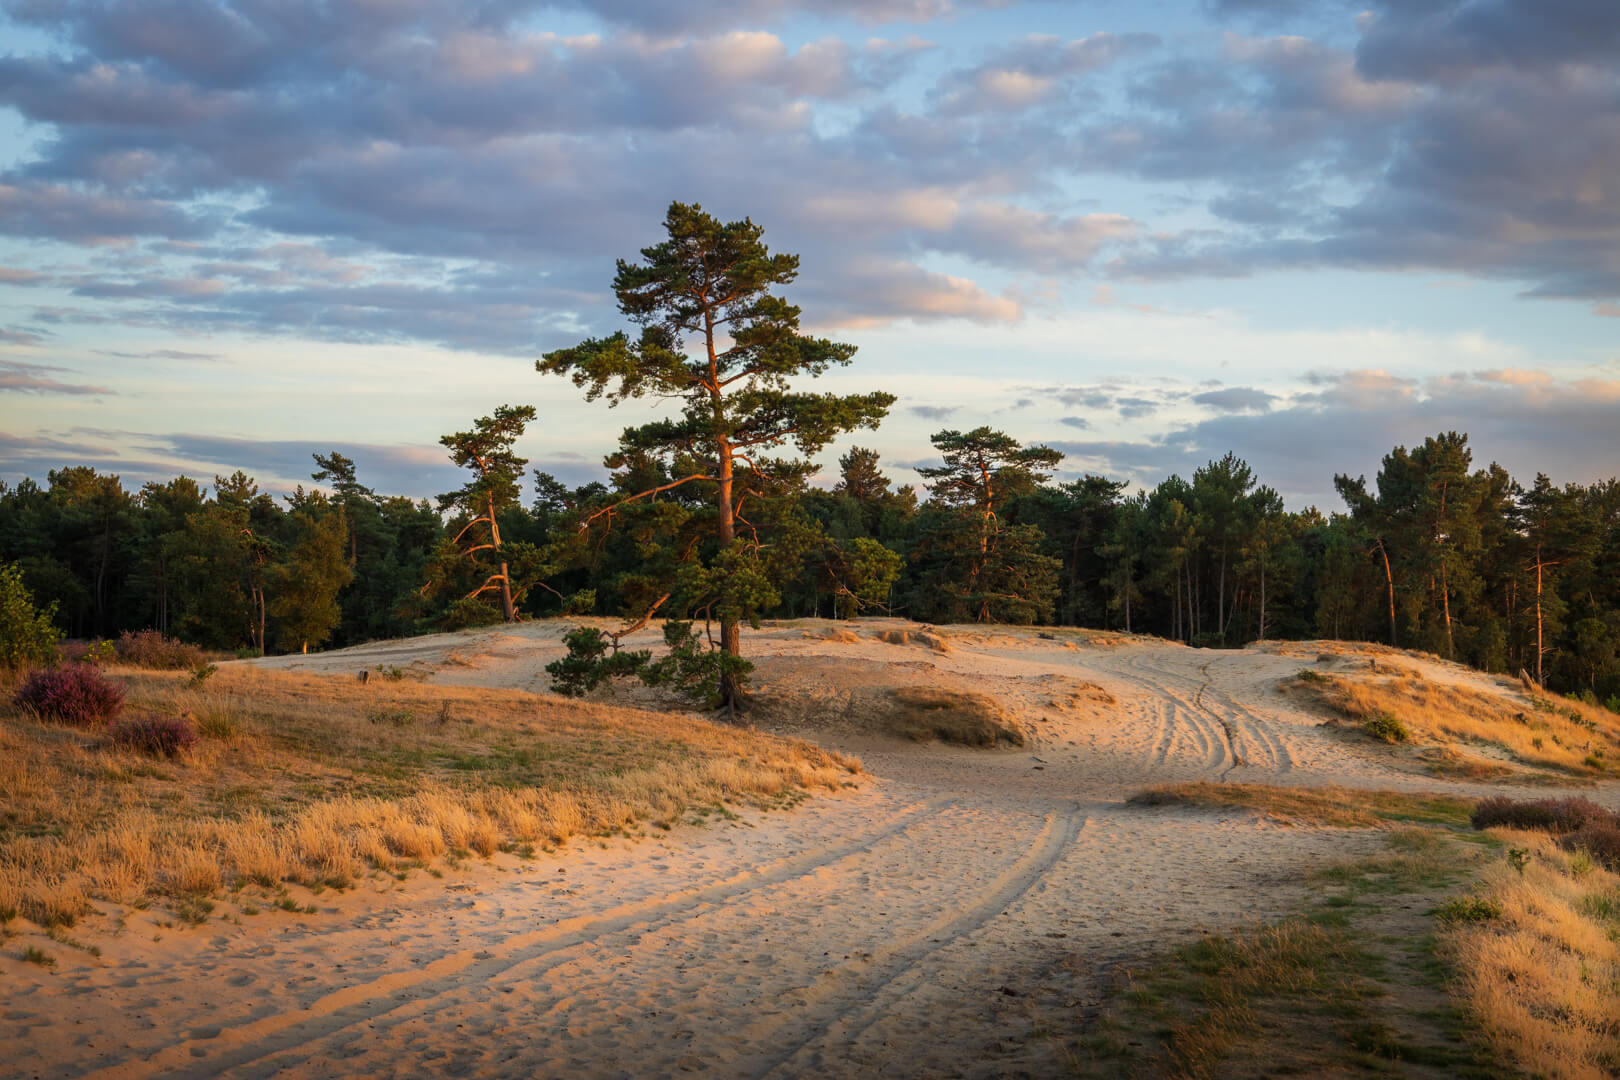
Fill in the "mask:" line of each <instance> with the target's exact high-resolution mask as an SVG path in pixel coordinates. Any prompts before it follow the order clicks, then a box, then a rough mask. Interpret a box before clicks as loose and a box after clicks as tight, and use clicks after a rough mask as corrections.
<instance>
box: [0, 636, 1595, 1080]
mask: <svg viewBox="0 0 1620 1080" xmlns="http://www.w3.org/2000/svg"><path fill="white" fill-rule="evenodd" d="M564 629H566V627H564V626H562V625H559V624H555V623H534V624H525V625H521V626H519V627H516V628H514V629H510V630H508V629H505V628H502V629H499V630H488V631H478V632H468V633H463V634H451V635H437V636H434V637H430V638H418V639H414V640H412V641H409V642H396V643H383V644H379V645H374V646H365V647H362V648H358V649H353V650H345V651H341V652H334V653H326V654H320V655H310V656H296V657H283V658H276V659H273V660H268V661H263V663H264V664H265V665H266V666H272V667H290V668H301V669H304V670H310V671H317V672H319V671H329V672H334V673H339V674H352V673H354V672H357V671H359V670H361V669H372V670H375V668H376V666H377V665H379V664H382V665H394V666H397V667H399V668H401V669H404V670H406V671H407V672H408V673H410V675H411V676H413V677H422V678H427V679H430V680H432V681H436V682H444V683H454V684H469V685H497V686H513V687H520V688H524V689H535V690H542V689H544V686H545V676H544V674H543V672H542V668H543V666H544V664H545V663H546V662H548V661H549V660H550V659H552V658H555V657H556V656H558V655H561V652H562V648H561V645H560V638H561V634H562V632H563V630H564ZM905 629H908V628H907V627H905V626H903V625H902V624H899V623H862V624H858V625H857V626H855V627H854V628H853V629H851V628H847V627H843V626H834V625H832V624H828V623H825V622H815V621H809V620H806V621H803V622H798V623H784V624H773V625H769V626H767V627H766V628H764V629H763V630H761V631H757V632H753V633H749V634H745V638H744V641H745V649H746V651H747V652H748V653H749V654H750V656H751V658H753V659H754V660H755V661H756V663H757V664H758V672H757V674H756V678H755V684H756V692H757V694H758V696H759V699H760V708H759V709H758V710H757V711H756V713H755V714H754V715H755V717H756V719H757V721H758V722H759V723H760V724H761V726H768V727H770V728H772V729H775V730H784V731H791V732H794V733H796V734H801V735H804V736H806V737H809V738H813V739H816V740H818V741H821V742H823V743H824V744H826V745H830V746H834V747H837V748H840V749H846V750H852V751H854V752H856V753H858V754H860V756H861V757H862V759H863V761H864V762H865V763H866V766H867V769H868V770H869V771H870V773H871V774H872V778H871V779H870V780H869V781H868V782H866V783H865V784H864V785H863V786H862V787H861V788H860V789H859V790H856V791H852V792H849V793H847V794H843V795H838V796H827V797H818V798H816V799H814V800H812V801H810V802H809V803H807V804H805V805H804V806H802V807H801V808H799V809H797V810H794V811H791V812H773V813H768V814H765V813H755V814H750V815H745V816H744V817H742V818H741V819H739V820H737V821H734V822H723V823H717V824H715V825H711V826H708V827H704V828H679V829H677V830H676V831H674V832H671V833H668V834H664V835H661V836H659V837H658V838H656V839H653V840H648V841H644V842H639V843H631V842H627V841H615V842H611V843H606V844H601V845H599V844H598V843H597V842H595V841H591V842H587V843H577V844H574V845H571V846H570V847H569V848H568V849H567V850H565V851H562V852H559V853H558V854H557V855H555V856H542V857H539V858H538V859H536V860H534V861H531V862H527V863H525V862H521V861H519V860H517V859H515V858H513V857H510V856H498V857H497V858H495V859H493V860H491V861H489V862H487V863H478V864H477V865H470V866H468V867H466V868H464V869H463V870H460V871H449V872H447V874H446V877H445V878H444V879H443V880H442V881H440V880H435V879H433V878H430V877H428V876H426V875H420V874H419V875H416V876H414V877H413V878H412V879H411V880H410V881H408V882H406V883H404V884H403V885H399V884H396V883H394V882H392V881H388V882H387V887H386V888H385V887H383V886H380V885H376V884H365V885H362V886H361V887H360V888H358V889H356V890H354V891H352V892H350V893H348V894H345V895H343V896H341V897H337V896H334V895H333V894H326V895H325V896H323V897H321V898H318V899H317V900H316V903H317V906H318V907H319V908H320V911H319V912H318V913H317V914H314V915H308V914H302V915H294V914H289V913H286V912H283V911H266V912H263V913H261V914H258V915H254V916H245V915H244V916H240V917H239V924H237V923H233V922H230V921H226V920H222V919H218V918H216V919H214V920H212V921H210V922H209V924H208V925H207V926H205V927H202V928H197V929H180V928H175V929H164V928H161V927H158V926H156V925H155V920H154V917H153V916H152V915H150V914H148V913H145V912H123V913H120V912H113V911H111V910H110V909H108V911H107V913H106V916H105V918H104V919H103V920H102V922H103V923H110V921H111V920H112V919H114V918H115V917H121V918H123V919H124V929H123V930H122V931H121V932H117V933H109V932H99V931H98V932H99V933H100V936H98V937H95V939H94V940H95V941H96V943H97V944H98V947H99V948H100V949H101V950H102V955H101V956H100V957H92V956H90V955H88V954H87V953H85V952H82V951H79V950H73V949H64V948H54V949H53V953H54V954H55V955H57V956H58V958H59V966H58V967H57V968H56V969H55V970H52V971H45V970H42V969H40V968H38V967H35V966H33V965H27V964H23V963H21V962H20V961H18V960H17V959H16V958H15V955H14V954H15V952H16V950H15V948H10V949H8V950H6V952H7V955H6V956H5V957H4V958H3V959H0V987H3V989H0V1040H3V1042H0V1045H5V1046H7V1047H10V1048H12V1049H11V1051H10V1054H9V1057H8V1058H7V1060H5V1061H3V1062H0V1075H7V1076H10V1075H16V1076H48V1077H78V1076H97V1077H101V1076H105V1077H135V1076H155V1075H162V1076H175V1077H203V1076H215V1075H221V1074H228V1075H230V1076H233V1077H261V1076H263V1077H268V1076H278V1077H322V1076H366V1077H371V1076H376V1077H410V1076H424V1077H426V1076H444V1075H476V1076H502V1077H508V1076H509V1077H520V1076H521V1077H534V1076H560V1075H565V1074H566V1075H570V1076H589V1077H595V1076H610V1077H611V1076H655V1075H688V1074H695V1075H711V1076H724V1077H765V1076H777V1077H788V1076H840V1077H843V1076H853V1075H892V1076H972V1077H979V1076H1019V1075H1032V1076H1048V1075H1069V1074H1071V1072H1072V1069H1071V1063H1070V1061H1069V1059H1068V1058H1067V1057H1066V1051H1064V1050H1063V1048H1062V1046H1061V1045H1060V1042H1061V1040H1060V1039H1053V1038H1050V1037H1048V1036H1047V1034H1046V1033H1045V1032H1046V1031H1047V1030H1049V1029H1050V1027H1051V1025H1052V1023H1053V1017H1058V1018H1060V1022H1067V1023H1069V1024H1070V1025H1071V1028H1070V1031H1069V1032H1067V1033H1066V1034H1071V1035H1072V1033H1074V1032H1078V1031H1080V1030H1081V1029H1083V1027H1084V1025H1085V1024H1086V1022H1087V1019H1088V1017H1089V1016H1090V1015H1091V1011H1092V1010H1093V1009H1094V1007H1095V1006H1096V1004H1097V1001H1098V998H1099V995H1100V994H1102V993H1103V991H1104V988H1105V987H1106V986H1107V984H1108V976H1109V974H1110V972H1111V971H1112V970H1113V969H1114V968H1115V967H1116V966H1117V965H1119V964H1129V963H1133V962H1135V961H1137V960H1139V959H1140V958H1142V957H1144V956H1147V955H1150V954H1152V953H1154V952H1157V951H1161V950H1163V949H1164V948H1166V947H1167V946H1170V945H1173V944H1175V943H1177V942H1181V941H1187V940H1191V939H1193V938H1195V937H1196V936H1197V935H1199V934H1201V933H1208V932H1214V931H1222V930H1228V929H1231V928H1233V927H1237V926H1242V925H1246V924H1249V923H1253V922H1256V921H1260V920H1264V919H1266V918H1268V917H1274V916H1276V915H1279V914H1282V913H1283V912H1285V911H1287V910H1288V909H1289V908H1290V906H1291V905H1293V904H1295V903H1297V902H1298V901H1299V899H1300V897H1301V895H1302V893H1301V886H1300V884H1299V883H1300V881H1301V879H1302V875H1303V874H1304V873H1305V872H1307V871H1309V870H1310V869H1311V868H1312V867H1314V866H1320V865H1323V864H1325V863H1326V862H1328V861H1331V860H1334V859H1338V858H1343V857H1345V856H1349V855H1354V854H1358V853H1365V852H1371V851H1374V850H1377V849H1378V848H1379V847H1380V846H1381V843H1382V842H1381V840H1380V838H1379V837H1378V835H1377V834H1376V833H1375V832H1372V831H1368V830H1344V829H1326V828H1314V827H1306V826H1288V825H1283V824H1280V823H1277V822H1274V821H1270V820H1267V819H1266V818H1264V817H1262V816H1260V815H1257V814H1253V813H1249V812H1242V811H1234V812H1227V813H1211V812H1205V811H1193V810H1186V809H1177V808H1162V807H1161V808H1152V809H1149V808H1141V807H1134V806H1128V805H1126V804H1125V803H1124V799H1125V798H1126V797H1127V796H1128V795H1130V794H1131V793H1133V792H1135V791H1137V790H1140V789H1141V788H1142V787H1144V786H1146V785H1148V784H1152V783H1160V782H1166V781H1173V780H1182V779H1217V780H1218V779H1226V780H1233V781H1236V780H1244V781H1257V782H1266V783H1286V784H1342V785H1348V786H1359V787H1368V788H1404V789H1411V790H1446V791H1456V792H1461V793H1470V792H1479V791H1485V790H1490V791H1503V790H1511V789H1504V787H1503V785H1501V784H1494V785H1491V786H1490V787H1489V788H1484V787H1481V786H1479V785H1467V784H1457V783H1448V782H1445V781H1441V780H1437V779H1435V778H1432V777H1429V776H1427V775H1424V774H1423V773H1422V772H1421V771H1420V770H1419V769H1417V768H1416V767H1414V766H1413V765H1411V764H1410V763H1407V762H1404V761H1402V760H1400V759H1398V758H1394V757H1391V756H1390V755H1389V754H1387V753H1381V752H1380V751H1379V750H1378V748H1374V747H1365V748H1363V747H1360V746H1358V744H1357V743H1356V742H1355V741H1354V740H1348V739H1346V738H1345V737H1344V736H1343V735H1342V734H1339V733H1336V732H1334V731H1333V730H1331V729H1330V728H1324V727H1323V726H1322V717H1320V716H1318V715H1315V714H1313V713H1310V712H1308V711H1305V710H1304V709H1303V708H1302V706H1301V705H1300V704H1299V703H1298V702H1297V701H1296V700H1295V699H1292V698H1290V697H1288V696H1286V695H1284V694H1283V693H1282V692H1281V691H1280V690H1279V689H1278V683H1279V682H1280V681H1281V680H1282V679H1284V678H1285V677H1286V676H1288V675H1289V674H1291V673H1293V672H1295V671H1297V670H1298V669H1299V668H1300V667H1301V666H1302V664H1314V663H1315V662H1316V647H1315V646H1311V647H1308V648H1307V649H1306V650H1304V652H1301V650H1300V649H1298V648H1297V647H1280V648H1277V647H1261V648H1251V649H1248V650H1243V651H1241V652H1209V651H1199V650H1191V649H1186V648H1183V647H1181V646H1177V645H1171V644H1166V643H1164V642H1159V641H1154V640H1151V639H1133V638H1127V637H1124V636H1123V635H1096V634H1084V633H1074V632H1062V631H1057V632H1053V635H1052V637H1051V638H1043V637H1039V636H1037V634H1036V632H1035V631H1010V630H1000V629H995V630H991V631H988V632H986V631H980V630H976V629H971V628H944V629H942V630H940V631H938V632H936V633H927V634H924V635H921V638H915V637H914V638H913V640H910V641H908V642H906V643H903V644H890V643H886V642H884V641H882V640H879V637H878V635H881V634H883V633H885V632H888V633H889V636H890V637H891V638H899V637H900V636H901V635H900V634H899V633H898V632H899V631H901V630H905ZM909 629H912V630H914V629H915V628H909ZM641 637H644V638H645V640H646V641H647V642H648V643H649V644H650V643H652V642H653V641H655V640H656V636H655V635H654V634H653V633H652V632H650V631H649V632H646V633H645V634H644V635H641ZM1302 656H1304V657H1305V658H1304V659H1302ZM1365 662H1366V660H1365V659H1362V658H1360V657H1357V656H1354V655H1346V656H1345V657H1343V658H1342V659H1338V660H1335V661H1333V662H1332V663H1331V664H1327V665H1324V669H1326V670H1331V669H1332V668H1333V667H1334V666H1335V665H1344V666H1349V665H1354V664H1363V663H1365ZM1403 662H1404V663H1407V664H1408V665H1409V666H1410V665H1419V664H1425V665H1427V667H1426V670H1428V671H1430V672H1431V673H1432V676H1433V677H1436V678H1447V679H1453V680H1456V681H1460V682H1478V683H1479V684H1480V685H1490V683H1489V680H1487V679H1486V678H1485V677H1484V676H1478V675H1475V674H1473V673H1469V672H1464V671H1462V670H1461V669H1458V668H1455V667H1453V666H1452V665H1440V664H1434V663H1432V662H1427V661H1415V660H1403ZM891 686H927V687H933V688H951V687H956V688H960V689H965V690H972V691H975V692H979V693H983V694H987V695H990V696H992V697H994V698H995V699H996V700H998V701H1000V702H1002V703H1004V706H1005V708H1006V710H1007V715H1008V717H1009V719H1010V721H1011V722H1014V723H1016V724H1017V725H1018V726H1019V727H1020V728H1021V729H1022V730H1024V731H1026V732H1027V734H1028V738H1029V742H1028V743H1027V744H1026V745H1025V746H1024V747H1022V748H1019V749H1014V750H1000V751H985V750H970V749H966V748H960V747H950V746H941V745H937V744H916V743H911V742H906V741H901V740H898V739H893V738H886V737H883V736H882V735H880V734H877V733H876V732H877V730H878V729H879V727H880V725H877V724H876V723H875V718H877V717H879V715H880V713H881V695H882V693H883V692H884V688H885V687H891ZM638 694H640V696H637V695H630V696H631V697H632V699H634V700H637V701H638V703H641V702H643V701H644V700H645V694H644V692H638ZM1533 790H1534V791H1535V793H1536V794H1537V795H1546V794H1548V793H1549V789H1548V788H1547V787H1546V786H1539V787H1536V788H1535V789H1533ZM1585 793H1586V794H1593V792H1592V791H1586V792H1585ZM1597 794H1598V795H1599V797H1601V798H1603V799H1604V800H1605V801H1609V802H1613V794H1614V790H1613V788H1611V787H1605V788H1602V789H1598V792H1597ZM222 908H224V909H227V910H226V912H224V913H228V912H229V910H230V909H231V905H228V904H227V905H222ZM93 931H95V927H93V926H92V927H86V928H85V931H84V936H85V940H86V941H89V940H91V937H90V935H91V933H92V932H93ZM78 932H79V931H77V930H76V931H75V933H78ZM154 937H156V938H157V939H158V940H153V939H154ZM1070 1041H1071V1042H1072V1039H1071V1040H1070Z"/></svg>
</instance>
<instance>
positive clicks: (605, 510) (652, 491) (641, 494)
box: [579, 473, 714, 532]
mask: <svg viewBox="0 0 1620 1080" xmlns="http://www.w3.org/2000/svg"><path fill="white" fill-rule="evenodd" d="M713 479H714V477H712V476H708V475H705V474H703V473H696V474H694V475H692V476H686V477H682V478H681V479H679V480H676V481H675V482H674V483H670V484H661V485H659V486H658V487H655V488H648V489H647V490H646V491H638V492H636V493H635V494H634V495H627V496H625V497H624V498H622V499H620V500H619V501H618V502H616V503H612V504H610V505H608V506H604V507H602V509H600V510H598V511H596V513H594V514H591V515H590V516H589V517H587V518H585V519H584V520H583V521H581V522H580V523H579V529H580V531H581V532H584V531H585V530H586V529H587V528H589V527H590V524H591V522H593V521H595V520H596V519H597V518H599V517H601V516H602V515H603V514H611V513H613V511H615V510H617V509H618V508H619V507H621V506H623V505H624V504H625V503H632V502H635V501H636V500H637V499H645V498H647V497H649V496H652V495H657V494H658V493H659V492H660V491H668V490H669V489H670V488H678V487H680V486H681V485H682V484H689V483H691V482H692V481H693V480H711V481H712V480H713Z"/></svg>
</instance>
